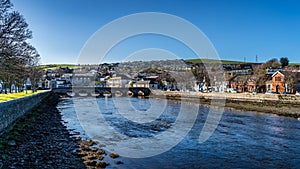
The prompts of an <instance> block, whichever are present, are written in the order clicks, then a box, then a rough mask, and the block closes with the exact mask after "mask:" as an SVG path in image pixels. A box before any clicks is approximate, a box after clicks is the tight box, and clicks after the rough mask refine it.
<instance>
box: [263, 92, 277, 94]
mask: <svg viewBox="0 0 300 169" xmlns="http://www.w3.org/2000/svg"><path fill="white" fill-rule="evenodd" d="M265 94H277V93H276V92H266V93H265Z"/></svg>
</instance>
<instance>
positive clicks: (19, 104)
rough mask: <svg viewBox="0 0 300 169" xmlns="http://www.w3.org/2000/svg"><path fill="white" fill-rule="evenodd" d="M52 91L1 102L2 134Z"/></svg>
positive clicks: (0, 131) (0, 125) (0, 121)
mask: <svg viewBox="0 0 300 169" xmlns="http://www.w3.org/2000/svg"><path fill="white" fill-rule="evenodd" d="M50 93H51V91H45V92H42V93H37V94H34V95H31V96H27V97H23V98H19V99H15V100H10V101H6V102H1V103H0V135H1V134H2V133H4V132H5V131H6V130H7V129H8V128H9V127H10V126H12V125H13V124H14V123H15V122H16V120H17V119H19V118H20V117H22V116H24V115H25V114H26V113H27V112H28V111H30V110H31V109H32V108H34V107H35V106H37V105H38V104H39V103H40V102H41V101H42V100H43V99H45V98H46V97H48V96H49V95H50Z"/></svg>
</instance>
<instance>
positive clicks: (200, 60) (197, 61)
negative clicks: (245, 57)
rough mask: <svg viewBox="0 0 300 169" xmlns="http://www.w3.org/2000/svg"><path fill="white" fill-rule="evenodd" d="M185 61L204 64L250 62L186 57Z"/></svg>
mask: <svg viewBox="0 0 300 169" xmlns="http://www.w3.org/2000/svg"><path fill="white" fill-rule="evenodd" d="M185 61H186V62H191V63H194V64H196V63H204V64H213V63H220V62H222V63H223V64H243V63H250V62H241V61H231V60H215V59H187V60H185Z"/></svg>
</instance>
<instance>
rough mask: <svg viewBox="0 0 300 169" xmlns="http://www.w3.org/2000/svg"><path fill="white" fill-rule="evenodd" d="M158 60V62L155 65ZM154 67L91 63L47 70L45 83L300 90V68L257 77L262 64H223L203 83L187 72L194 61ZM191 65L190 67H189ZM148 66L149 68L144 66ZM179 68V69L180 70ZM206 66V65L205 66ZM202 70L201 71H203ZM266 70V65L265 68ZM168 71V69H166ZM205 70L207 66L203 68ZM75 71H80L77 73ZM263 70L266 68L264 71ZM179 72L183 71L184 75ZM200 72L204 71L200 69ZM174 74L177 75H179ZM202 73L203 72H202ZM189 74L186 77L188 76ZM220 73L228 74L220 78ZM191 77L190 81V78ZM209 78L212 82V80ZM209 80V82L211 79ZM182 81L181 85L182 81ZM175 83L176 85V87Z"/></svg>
mask: <svg viewBox="0 0 300 169" xmlns="http://www.w3.org/2000/svg"><path fill="white" fill-rule="evenodd" d="M154 63H155V64H154ZM154 63H152V64H151V67H152V68H153V67H154V68H153V69H152V68H151V69H149V68H148V67H147V64H148V65H149V63H143V62H136V63H135V62H128V63H122V64H101V65H99V66H98V67H97V65H96V66H94V67H93V66H92V65H88V66H86V67H81V68H80V70H74V71H73V70H72V69H68V68H60V69H58V70H48V71H46V74H45V76H44V81H43V84H44V85H43V86H44V87H45V88H55V87H71V86H72V84H73V83H79V84H84V85H94V86H98V87H113V88H116V87H149V88H152V89H154V90H156V89H158V90H182V91H199V92H231V91H234V92H239V93H242V92H257V93H266V92H270V93H285V92H287V93H295V92H296V91H300V68H299V67H298V68H297V69H296V70H295V69H287V68H285V69H284V70H283V69H270V68H269V69H266V70H265V74H263V72H262V75H260V76H259V79H258V76H257V75H256V74H253V71H254V70H256V69H257V67H258V66H261V64H259V63H253V64H224V65H221V66H220V68H221V69H222V70H223V72H221V73H220V72H219V73H218V71H216V72H214V73H211V77H209V78H207V80H205V77H204V80H201V81H200V82H199V81H197V80H195V77H191V78H190V77H189V76H187V75H186V73H184V72H186V71H189V70H192V71H193V70H194V69H195V67H198V68H199V67H201V64H200V65H199V64H198V65H193V64H192V63H189V64H187V65H186V66H182V65H180V64H178V63H177V62H174V64H175V65H176V64H177V65H178V66H177V67H176V66H174V65H172V64H173V62H172V61H171V62H170V63H171V64H170V63H168V64H167V62H161V63H160V62H154ZM169 64H170V65H171V67H170V68H169V71H168V72H172V71H173V72H176V73H177V76H178V77H177V76H176V77H175V76H173V77H171V78H173V79H174V78H175V80H176V79H177V80H178V79H179V80H181V81H180V82H179V81H176V82H174V81H168V78H169V79H170V77H168V76H169V75H170V74H169V75H168V74H166V73H165V72H164V71H165V69H163V68H166V69H167V66H168V65H169ZM189 66H190V67H191V68H190V69H187V67H189ZM143 67H146V68H148V69H143ZM178 67H180V69H178ZM202 69H203V68H202ZM202 69H200V70H202ZM262 69H264V68H262ZM167 70H168V69H167ZM203 70H205V69H203ZM75 71H78V72H76V73H75ZM263 71H264V70H263ZM178 72H183V73H182V74H180V73H178ZM198 72H201V71H198ZM176 73H175V74H176ZM202 73H203V71H202ZM185 75H186V77H185ZM220 76H223V77H225V79H224V78H220ZM189 78H190V79H192V80H188V79H189ZM209 80H210V81H209ZM208 81H209V82H208ZM181 83H182V84H181ZM174 86H175V87H174Z"/></svg>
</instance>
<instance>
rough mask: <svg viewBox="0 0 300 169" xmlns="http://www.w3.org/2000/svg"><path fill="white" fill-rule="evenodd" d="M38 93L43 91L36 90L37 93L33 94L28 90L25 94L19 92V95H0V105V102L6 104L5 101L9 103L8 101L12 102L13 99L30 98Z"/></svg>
mask: <svg viewBox="0 0 300 169" xmlns="http://www.w3.org/2000/svg"><path fill="white" fill-rule="evenodd" d="M40 92H43V90H38V91H35V92H34V93H33V92H32V91H31V90H28V91H27V93H26V91H24V92H19V93H7V94H0V103H1V102H6V101H9V100H14V99H18V98H22V97H26V96H31V95H33V94H37V93H40Z"/></svg>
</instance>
